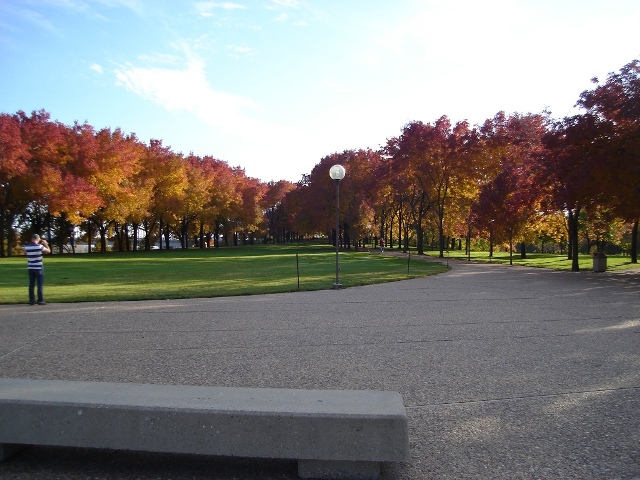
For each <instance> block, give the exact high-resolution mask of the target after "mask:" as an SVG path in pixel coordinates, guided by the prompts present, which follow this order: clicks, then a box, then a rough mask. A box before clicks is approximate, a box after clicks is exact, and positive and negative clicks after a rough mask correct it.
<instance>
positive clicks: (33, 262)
mask: <svg viewBox="0 0 640 480" xmlns="http://www.w3.org/2000/svg"><path fill="white" fill-rule="evenodd" d="M24 252H25V253H26V254H27V270H28V271H29V305H35V304H36V296H35V294H34V288H35V286H36V284H37V285H38V305H46V304H47V302H45V301H44V265H43V264H42V254H43V253H51V250H50V249H49V245H48V244H47V241H46V240H42V239H40V235H38V234H37V233H35V234H33V235H32V236H31V243H29V244H28V245H25V247H24Z"/></svg>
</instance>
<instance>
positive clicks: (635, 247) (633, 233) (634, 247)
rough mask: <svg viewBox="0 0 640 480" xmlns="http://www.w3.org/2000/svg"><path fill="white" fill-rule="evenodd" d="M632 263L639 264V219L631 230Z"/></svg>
mask: <svg viewBox="0 0 640 480" xmlns="http://www.w3.org/2000/svg"><path fill="white" fill-rule="evenodd" d="M631 263H638V219H637V218H636V221H635V222H633V229H632V230H631Z"/></svg>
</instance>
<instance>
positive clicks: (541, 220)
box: [283, 60, 640, 270]
mask: <svg viewBox="0 0 640 480" xmlns="http://www.w3.org/2000/svg"><path fill="white" fill-rule="evenodd" d="M593 82H594V83H595V84H596V86H595V88H594V89H593V90H587V91H585V92H583V93H582V94H581V95H580V98H579V100H578V102H577V106H579V107H581V108H582V109H583V110H584V112H583V113H581V114H579V115H575V116H571V117H567V118H564V119H561V120H553V119H551V118H550V115H549V113H548V112H543V113H539V114H531V113H529V114H526V115H523V114H520V113H514V114H512V115H506V114H505V113H504V112H499V113H498V114H496V115H495V116H494V117H493V118H491V119H488V120H486V121H485V122H484V123H483V124H482V125H479V126H475V127H471V126H470V125H469V124H468V123H467V122H458V123H456V124H452V123H451V122H450V120H449V119H448V118H447V117H446V116H443V117H441V118H439V119H437V120H436V121H435V122H433V123H426V124H425V123H423V122H421V121H414V122H410V123H408V124H407V125H405V126H404V128H403V129H402V132H401V134H400V135H399V136H398V137H392V138H389V139H388V140H387V143H386V145H385V147H384V148H382V149H381V150H380V151H378V152H374V151H371V150H347V151H345V152H342V153H334V154H331V155H328V156H326V157H324V158H323V159H321V161H320V163H319V164H317V165H316V167H315V168H314V169H313V170H312V172H311V173H310V174H309V175H308V176H307V177H306V178H305V179H303V181H302V182H300V184H299V185H298V188H297V189H295V190H293V191H291V192H289V194H288V195H287V196H286V198H285V201H284V202H283V204H284V205H286V208H287V210H288V211H289V212H293V218H294V219H295V222H294V225H295V226H296V229H298V230H299V231H303V232H310V231H312V230H313V229H321V230H322V231H325V232H329V231H331V228H332V225H334V219H333V216H334V213H333V208H334V205H333V202H332V200H331V199H332V194H331V191H332V189H333V188H334V187H333V185H332V181H331V180H330V178H329V175H328V172H329V169H330V168H331V166H332V165H334V164H336V163H340V164H342V165H343V166H345V168H346V170H347V175H346V177H345V179H344V180H342V181H341V186H340V196H341V199H340V210H341V212H340V218H341V220H342V227H341V229H342V232H341V235H338V238H342V242H343V244H345V245H350V243H351V240H352V239H354V240H355V242H354V244H355V245H357V244H358V243H357V242H358V240H360V239H363V238H371V236H374V237H378V238H386V239H388V242H387V244H389V243H393V238H394V230H395V229H397V237H396V238H397V239H398V241H400V239H403V240H404V245H403V248H404V249H405V250H406V249H407V247H408V241H409V239H410V238H413V239H415V244H416V247H417V250H418V253H419V254H422V253H424V241H425V239H426V238H427V236H428V235H430V234H432V232H436V235H437V242H436V243H437V245H438V248H439V253H440V256H441V257H442V256H443V252H444V249H445V248H446V245H447V244H448V241H446V240H448V239H451V238H459V239H461V238H464V239H465V243H466V248H467V249H470V248H471V247H470V244H471V241H472V237H475V238H476V239H477V238H478V237H484V238H488V239H489V250H490V252H491V251H492V250H493V246H494V245H495V244H497V243H502V242H506V243H508V245H509V247H508V249H509V251H510V252H513V250H514V244H515V243H516V242H517V243H518V244H519V245H520V246H521V249H522V250H521V251H522V254H523V255H524V254H525V252H526V249H525V246H526V244H527V243H529V242H532V241H534V240H535V239H536V238H540V239H542V240H543V241H546V242H550V241H555V242H563V241H566V242H567V243H568V249H567V254H568V258H569V259H571V260H572V269H573V270H578V268H579V267H578V246H579V244H580V243H581V242H580V237H579V231H581V232H582V234H583V236H584V237H585V238H586V240H587V243H588V245H595V246H596V248H597V250H598V251H602V250H603V249H604V246H605V244H606V243H607V242H612V241H616V240H618V241H619V240H620V237H621V236H622V234H624V233H629V234H630V248H629V251H630V254H631V261H632V262H633V263H637V250H638V243H637V242H638V219H639V218H640V65H639V62H638V60H634V61H632V62H631V63H629V64H627V65H625V66H624V67H623V68H622V69H621V70H620V72H618V73H611V74H609V76H608V77H607V80H606V82H604V83H603V84H600V83H599V81H598V79H595V78H594V79H593ZM490 254H491V253H490Z"/></svg>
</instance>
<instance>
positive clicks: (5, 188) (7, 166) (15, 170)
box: [0, 113, 30, 257]
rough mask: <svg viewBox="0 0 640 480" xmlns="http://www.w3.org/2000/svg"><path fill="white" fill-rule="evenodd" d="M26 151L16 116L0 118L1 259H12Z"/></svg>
mask: <svg viewBox="0 0 640 480" xmlns="http://www.w3.org/2000/svg"><path fill="white" fill-rule="evenodd" d="M29 156H30V153H29V148H28V147H27V145H26V144H25V143H24V142H23V141H22V136H21V132H20V121H19V118H18V117H17V116H11V115H8V114H5V113H3V114H0V256H1V257H4V256H5V243H6V244H7V249H8V251H7V254H8V255H11V252H12V246H13V237H14V235H13V233H14V232H13V223H14V221H15V218H16V215H17V214H18V213H20V212H21V209H22V208H24V205H25V204H26V202H27V201H28V199H27V198H24V197H22V195H21V193H22V192H21V191H20V188H19V185H20V184H22V185H24V182H21V181H20V180H21V179H22V178H23V177H24V176H25V174H26V173H27V169H28V162H29Z"/></svg>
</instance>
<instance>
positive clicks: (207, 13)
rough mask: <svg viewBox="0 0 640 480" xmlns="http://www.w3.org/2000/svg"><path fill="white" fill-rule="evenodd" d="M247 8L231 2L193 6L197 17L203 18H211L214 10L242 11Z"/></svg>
mask: <svg viewBox="0 0 640 480" xmlns="http://www.w3.org/2000/svg"><path fill="white" fill-rule="evenodd" d="M246 8H247V7H245V6H244V5H242V4H240V3H233V2H198V3H196V4H195V9H196V11H197V12H198V14H199V15H201V16H203V17H211V16H213V11H214V10H216V9H222V10H244V9H246Z"/></svg>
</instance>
